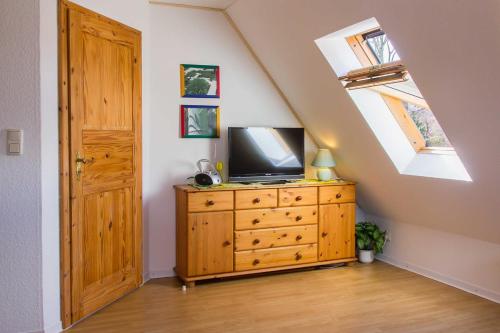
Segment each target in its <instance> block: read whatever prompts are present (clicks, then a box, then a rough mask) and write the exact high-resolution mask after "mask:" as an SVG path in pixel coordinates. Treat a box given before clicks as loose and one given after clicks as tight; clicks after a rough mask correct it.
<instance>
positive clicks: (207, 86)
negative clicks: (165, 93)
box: [181, 64, 220, 98]
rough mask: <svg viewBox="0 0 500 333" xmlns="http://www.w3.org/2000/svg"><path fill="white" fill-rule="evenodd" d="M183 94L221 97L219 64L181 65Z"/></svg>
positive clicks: (194, 96) (185, 95)
mask: <svg viewBox="0 0 500 333" xmlns="http://www.w3.org/2000/svg"><path fill="white" fill-rule="evenodd" d="M181 96H182V97H193V98H219V97H220V81H219V66H209V65H187V64H183V65H181Z"/></svg>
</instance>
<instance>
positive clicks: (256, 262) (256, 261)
mask: <svg viewBox="0 0 500 333" xmlns="http://www.w3.org/2000/svg"><path fill="white" fill-rule="evenodd" d="M258 264H260V260H259V259H255V260H254V261H253V262H252V265H254V266H257V265H258Z"/></svg>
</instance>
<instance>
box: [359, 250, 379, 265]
mask: <svg viewBox="0 0 500 333" xmlns="http://www.w3.org/2000/svg"><path fill="white" fill-rule="evenodd" d="M358 260H359V262H362V263H364V264H370V263H372V262H373V260H375V252H374V251H373V250H359V258H358Z"/></svg>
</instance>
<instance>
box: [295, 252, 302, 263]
mask: <svg viewBox="0 0 500 333" xmlns="http://www.w3.org/2000/svg"><path fill="white" fill-rule="evenodd" d="M300 259H302V254H300V253H299V252H297V253H295V260H297V261H299V260H300Z"/></svg>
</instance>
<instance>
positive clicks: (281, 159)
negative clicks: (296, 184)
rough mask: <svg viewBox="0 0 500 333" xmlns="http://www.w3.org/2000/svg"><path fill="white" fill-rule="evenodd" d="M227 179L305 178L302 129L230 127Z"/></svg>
mask: <svg viewBox="0 0 500 333" xmlns="http://www.w3.org/2000/svg"><path fill="white" fill-rule="evenodd" d="M228 137H229V138H228V145H229V147H228V148H229V181H230V182H273V181H285V180H296V179H303V178H304V129H303V128H270V127H229V129H228Z"/></svg>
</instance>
